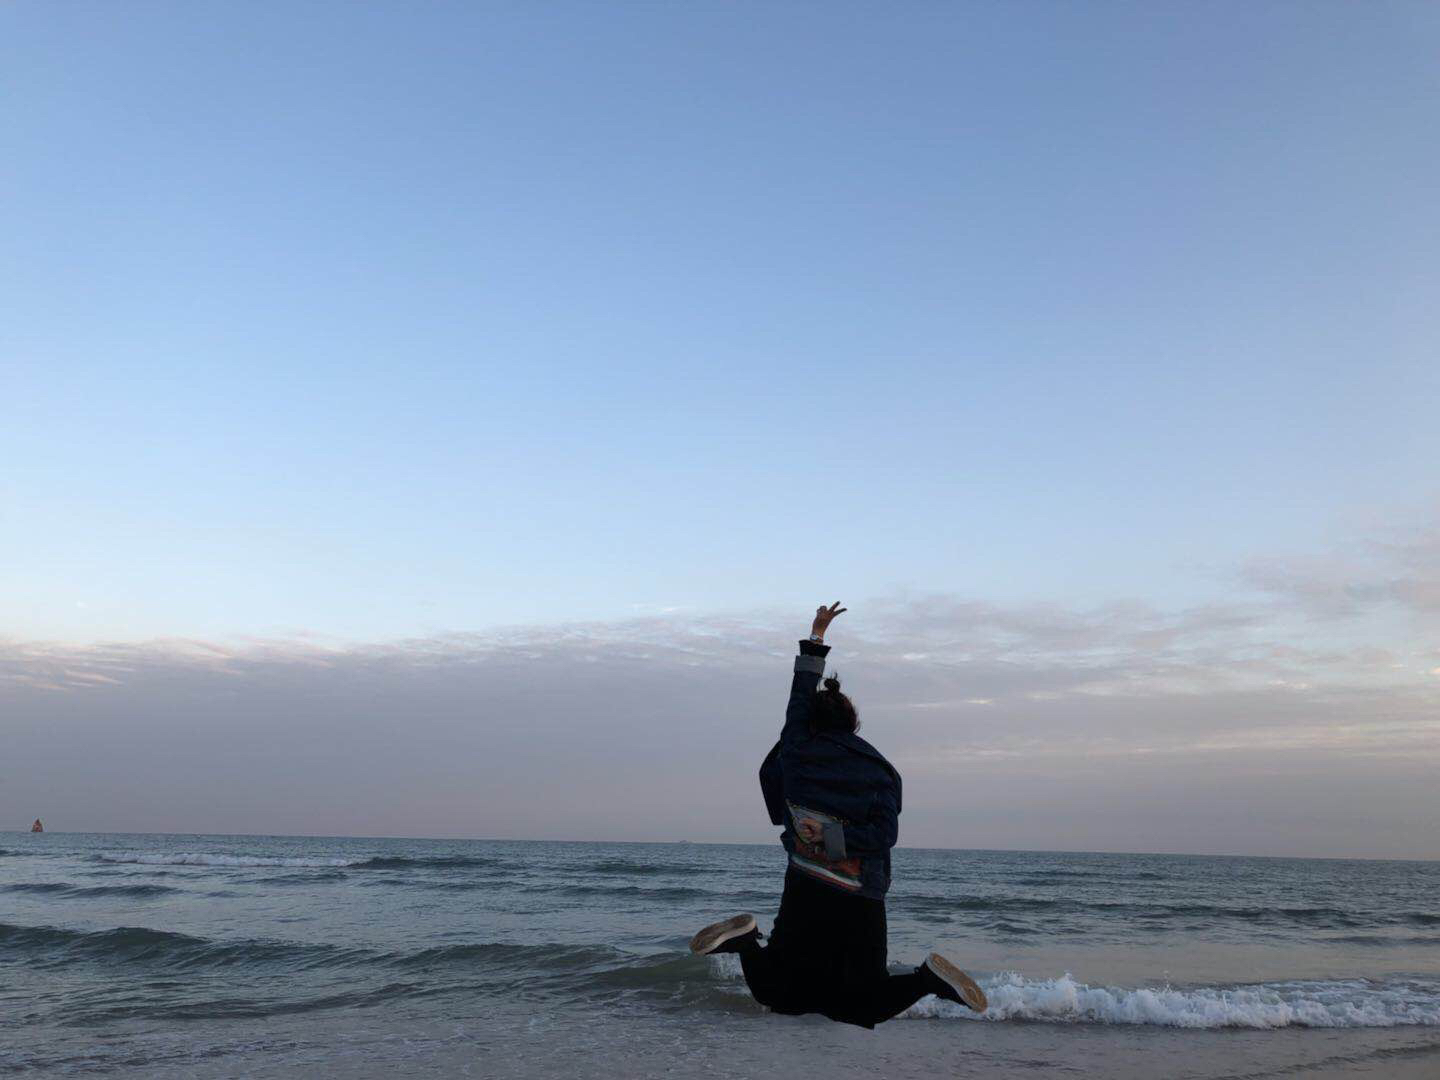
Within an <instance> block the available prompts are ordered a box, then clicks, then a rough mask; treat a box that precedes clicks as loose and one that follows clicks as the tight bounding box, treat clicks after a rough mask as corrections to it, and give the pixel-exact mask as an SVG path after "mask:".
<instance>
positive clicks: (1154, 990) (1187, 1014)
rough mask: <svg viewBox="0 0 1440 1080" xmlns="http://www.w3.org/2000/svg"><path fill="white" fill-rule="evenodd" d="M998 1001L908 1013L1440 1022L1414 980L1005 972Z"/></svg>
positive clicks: (1436, 997) (1243, 1023)
mask: <svg viewBox="0 0 1440 1080" xmlns="http://www.w3.org/2000/svg"><path fill="white" fill-rule="evenodd" d="M980 985H981V986H983V987H984V989H985V994H986V996H987V997H988V998H989V999H990V1008H989V1009H987V1010H986V1011H985V1013H984V1014H983V1015H981V1016H976V1015H975V1014H974V1013H972V1012H970V1010H968V1009H966V1008H964V1007H963V1006H960V1005H955V1004H952V1003H951V1002H948V1001H941V1000H940V999H939V998H935V997H927V998H924V999H923V1000H921V1001H920V1002H919V1003H918V1004H916V1005H915V1006H914V1007H913V1008H911V1009H910V1010H909V1011H908V1012H906V1013H905V1015H906V1016H908V1017H944V1018H946V1019H966V1020H1031V1021H1041V1022H1049V1023H1075V1024H1145V1025H1151V1026H1156V1027H1177V1028H1259V1029H1266V1028H1284V1027H1311V1028H1349V1027H1356V1028H1368V1027H1403V1026H1422V1027H1433V1026H1440V987H1434V986H1431V987H1428V988H1427V987H1425V986H1422V985H1418V984H1414V983H1389V984H1381V983H1373V982H1366V981H1364V980H1360V979H1355V980H1348V981H1331V982H1320V981H1310V982H1284V983H1258V984H1254V985H1249V986H1233V987H1218V986H1217V987H1209V986H1205V987H1193V988H1190V989H1183V990H1182V989H1172V988H1169V987H1142V988H1131V989H1127V988H1124V987H1115V986H1087V985H1086V984H1084V983H1080V982H1076V981H1075V980H1074V979H1073V978H1072V977H1071V976H1070V975H1069V974H1068V973H1067V974H1065V975H1062V976H1061V977H1060V978H1058V979H1027V978H1025V977H1024V976H1023V975H1017V974H1015V973H1014V972H1005V973H1003V974H1000V975H996V976H993V977H992V978H989V979H982V980H980Z"/></svg>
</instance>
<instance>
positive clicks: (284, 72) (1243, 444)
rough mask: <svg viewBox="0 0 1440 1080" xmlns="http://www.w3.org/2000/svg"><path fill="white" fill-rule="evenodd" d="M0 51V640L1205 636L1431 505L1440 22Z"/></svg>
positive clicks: (1354, 16)
mask: <svg viewBox="0 0 1440 1080" xmlns="http://www.w3.org/2000/svg"><path fill="white" fill-rule="evenodd" d="M0 19H3V24H4V33H3V38H4V41H5V42H6V44H5V46H4V48H5V50H6V55H5V57H4V69H5V71H6V75H5V86H4V96H5V106H4V115H5V140H6V144H7V146H9V147H10V148H11V151H10V153H9V154H7V157H8V159H9V163H8V165H7V167H6V174H5V193H6V197H5V199H4V209H3V211H0V213H3V219H0V229H3V233H4V235H5V236H6V237H7V240H6V243H5V245H4V249H3V255H0V260H3V261H0V273H3V285H4V288H3V297H4V299H3V301H0V303H3V305H4V308H5V312H6V315H5V318H4V330H3V348H4V353H3V355H4V357H5V359H4V380H5V384H4V397H5V400H6V402H7V405H6V406H5V414H6V422H5V424H4V425H3V427H0V453H3V455H4V458H5V460H6V461H7V462H8V463H9V467H8V468H7V469H6V474H5V477H4V479H3V481H0V485H3V494H4V502H5V507H6V521H7V524H8V526H9V527H8V528H7V529H6V531H5V537H4V541H3V543H4V553H5V556H6V558H5V562H6V563H7V565H8V567H9V568H10V570H11V573H10V574H8V575H7V577H8V588H7V592H8V593H9V596H8V603H7V604H6V608H7V610H8V612H9V615H8V617H7V622H8V624H9V625H8V626H6V627H5V629H6V630H7V631H9V632H10V633H12V634H17V635H23V636H39V637H46V638H62V639H67V640H87V639H97V638H115V637H124V638H135V637H141V638H143V637H149V636H155V635H166V634H181V635H217V634H231V633H257V634H266V633H284V632H296V631H310V632H316V633H321V634H328V635H336V636H340V637H344V638H348V639H374V638H377V637H390V636H396V635H405V634H410V633H422V632H428V631H434V630H455V629H472V628H476V627H482V626H490V625H495V624H504V623H513V622H530V621H536V620H539V621H544V620H552V619H562V618H569V617H580V618H615V617H621V616H624V615H626V614H628V613H630V612H632V611H634V610H653V609H655V608H668V607H684V608H687V609H695V610H712V609H717V608H742V607H745V606H748V605H753V604H757V603H771V602H773V603H776V604H781V605H783V604H787V603H802V604H808V603H810V602H811V601H812V599H813V597H814V596H815V595H817V593H823V594H825V596H829V594H830V593H832V592H837V590H838V591H843V592H844V593H845V594H846V595H855V596H861V595H872V594H874V595H878V594H883V593H887V592H890V591H894V590H896V589H906V588H911V589H921V590H941V591H946V590H955V591H961V592H965V593H971V594H976V595H981V596H985V597H988V598H991V599H994V600H997V601H1003V600H1040V599H1046V600H1058V601H1062V602H1074V603H1097V602H1104V601H1107V600H1109V599H1112V598H1114V597H1116V596H1123V597H1147V598H1155V599H1159V600H1172V599H1173V600H1176V601H1186V600H1191V599H1194V598H1195V597H1197V596H1199V595H1201V594H1203V593H1204V592H1206V591H1207V590H1214V589H1215V588H1216V587H1217V586H1216V583H1215V582H1214V581H1213V580H1212V579H1211V577H1210V571H1211V570H1213V569H1214V568H1216V567H1224V566H1225V565H1226V564H1227V562H1228V561H1229V560H1233V559H1235V558H1240V557H1247V556H1250V555H1252V554H1255V553H1265V552H1271V551H1290V550H1297V549H1306V548H1309V547H1312V546H1314V545H1315V544H1316V543H1317V542H1318V540H1319V539H1320V538H1323V537H1326V536H1328V535H1330V534H1333V533H1334V532H1336V531H1337V530H1340V531H1343V530H1344V529H1346V528H1350V527H1353V526H1354V524H1355V519H1356V518H1357V517H1359V518H1361V519H1364V518H1367V517H1368V516H1371V515H1376V514H1381V515H1383V514H1386V513H1393V512H1408V511H1409V510H1410V509H1411V508H1412V507H1413V506H1414V504H1415V503H1417V502H1418V501H1422V500H1424V499H1427V498H1429V497H1431V496H1433V495H1434V493H1435V476H1434V471H1433V462H1434V461H1435V460H1436V457H1437V451H1440V437H1437V435H1436V429H1437V425H1435V424H1434V423H1433V417H1434V409H1435V406H1436V404H1437V398H1440V395H1437V389H1440V388H1437V370H1440V369H1437V366H1436V364H1435V363H1434V357H1435V346H1436V332H1435V331H1436V327H1435V320H1434V316H1433V313H1432V310H1431V309H1432V307H1433V300H1434V292H1435V285H1436V265H1435V260H1434V250H1435V242H1436V239H1437V225H1440V211H1437V208H1436V202H1435V200H1434V199H1433V197H1432V196H1433V192H1434V190H1435V180H1436V178H1437V177H1436V173H1437V155H1440V149H1437V146H1436V143H1435V141H1434V140H1433V139H1430V138H1427V137H1425V132H1427V131H1428V130H1429V128H1430V127H1431V122H1432V120H1433V117H1434V115H1435V111H1434V110H1435V107H1436V105H1437V93H1440V74H1437V70H1436V69H1435V67H1434V64H1433V45H1434V43H1435V41H1436V32H1437V29H1440V26H1437V24H1440V13H1437V12H1436V11H1435V9H1434V8H1433V7H1430V6H1428V5H1420V4H1415V5H1383V6H1381V7H1378V8H1376V7H1367V8H1366V9H1365V10H1361V9H1359V8H1357V7H1353V6H1349V5H1284V4H1279V5H1266V6H1265V7H1264V8H1263V9H1261V8H1257V7H1256V6H1254V5H1240V4H1235V5H1221V6H1219V7H1216V6H1213V5H1203V6H1202V5H1193V6H1192V5H1154V6H1150V7H1148V8H1146V9H1144V10H1142V9H1139V8H1137V7H1135V6H1132V5H1085V6H1075V7H1071V6H1066V5H1058V4H1033V5H999V4H996V5H985V4H972V5H948V6H947V5H914V6H911V7H909V8H907V9H894V8H887V9H884V10H881V9H877V8H870V7H868V6H864V5H857V6H849V5H839V6H837V5H829V4H826V5H798V4H797V5H783V6H781V5H730V4H723V5H706V4H686V5H678V6H675V7H664V6H660V5H644V4H639V5H591V4H579V5H563V4H557V5H521V4H515V5H504V4H492V5H462V4H419V5H414V4H403V5H402V4H378V5H362V6H357V5H351V4H323V3H308V4H301V5H275V6H256V5H225V4H127V5H123V6H122V5H109V4H74V5H66V6H64V7H62V8H57V7H55V6H53V5H43V4H33V3H32V4H17V5H11V6H8V7H7V8H6V10H5V12H4V13H3V16H0ZM1221 587H1223V585H1222V586H1221ZM80 605H84V606H83V607H82V606H80ZM636 605H639V607H638V608H637V607H636Z"/></svg>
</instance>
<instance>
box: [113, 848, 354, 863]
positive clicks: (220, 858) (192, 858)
mask: <svg viewBox="0 0 1440 1080" xmlns="http://www.w3.org/2000/svg"><path fill="white" fill-rule="evenodd" d="M96 858H98V859H99V860H100V861H101V862H108V863H139V864H141V865H144V866H358V865H359V864H360V863H363V862H366V861H368V860H366V859H340V858H335V859H322V858H314V857H298V856H297V857H293V858H292V857H290V856H282V855H274V856H271V855H213V854H210V853H208V852H195V851H179V852H165V853H163V854H151V853H149V852H121V853H119V854H101V855H97V856H96Z"/></svg>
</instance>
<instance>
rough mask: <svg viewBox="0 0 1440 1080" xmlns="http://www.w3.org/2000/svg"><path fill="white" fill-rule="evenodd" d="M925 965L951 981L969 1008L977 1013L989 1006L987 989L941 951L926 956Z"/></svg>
mask: <svg viewBox="0 0 1440 1080" xmlns="http://www.w3.org/2000/svg"><path fill="white" fill-rule="evenodd" d="M925 966H926V967H928V968H929V969H930V970H931V971H933V972H934V973H935V974H936V975H938V976H940V978H942V979H944V980H945V982H947V983H949V984H950V988H951V989H952V990H954V991H955V993H957V994H959V995H960V1000H961V1001H963V1002H965V1005H966V1007H967V1008H970V1009H973V1010H974V1011H975V1012H977V1013H982V1012H984V1011H985V1010H986V1009H987V1008H989V1006H990V1002H989V1000H987V999H986V997H985V991H984V990H981V989H980V984H979V983H977V982H976V981H975V980H974V979H972V978H971V977H970V976H969V975H966V974H965V973H964V972H963V971H961V970H960V969H959V968H958V967H956V966H955V965H954V964H952V963H951V962H950V961H949V960H946V959H945V957H943V956H941V955H940V954H939V953H933V952H932V953H931V954H930V955H929V956H928V957H926V959H925Z"/></svg>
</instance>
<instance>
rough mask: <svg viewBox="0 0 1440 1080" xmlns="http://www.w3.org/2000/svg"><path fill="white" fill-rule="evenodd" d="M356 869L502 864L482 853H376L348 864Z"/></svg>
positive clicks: (430, 867)
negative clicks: (412, 854)
mask: <svg viewBox="0 0 1440 1080" xmlns="http://www.w3.org/2000/svg"><path fill="white" fill-rule="evenodd" d="M348 865H350V866H353V867H355V868H356V869H357V870H404V869H407V868H409V867H412V866H414V867H421V868H425V869H434V870H445V869H451V868H455V869H464V868H467V867H481V866H504V865H505V862H504V861H503V860H501V859H490V858H486V857H484V856H483V855H436V856H432V857H430V858H411V857H409V856H405V855H377V856H375V857H373V858H369V859H359V860H357V861H355V862H352V863H350V864H348Z"/></svg>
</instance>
